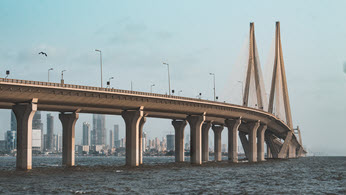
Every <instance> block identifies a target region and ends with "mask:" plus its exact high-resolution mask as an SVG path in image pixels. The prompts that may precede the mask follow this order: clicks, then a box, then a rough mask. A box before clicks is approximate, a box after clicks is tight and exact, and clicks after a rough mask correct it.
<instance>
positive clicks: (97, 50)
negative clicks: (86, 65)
mask: <svg viewBox="0 0 346 195" xmlns="http://www.w3.org/2000/svg"><path fill="white" fill-rule="evenodd" d="M95 51H96V52H99V53H100V67H101V88H102V51H101V50H99V49H95Z"/></svg>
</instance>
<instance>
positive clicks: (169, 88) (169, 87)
mask: <svg viewBox="0 0 346 195" xmlns="http://www.w3.org/2000/svg"><path fill="white" fill-rule="evenodd" d="M163 64H164V65H167V70H168V93H169V95H171V78H170V75H169V64H167V63H165V62H163Z"/></svg>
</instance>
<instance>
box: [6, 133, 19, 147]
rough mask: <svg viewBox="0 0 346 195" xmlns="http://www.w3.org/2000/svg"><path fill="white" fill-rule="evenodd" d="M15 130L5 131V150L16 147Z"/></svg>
mask: <svg viewBox="0 0 346 195" xmlns="http://www.w3.org/2000/svg"><path fill="white" fill-rule="evenodd" d="M16 138H17V131H13V130H10V131H7V132H6V141H7V150H14V149H16V148H17V139H16Z"/></svg>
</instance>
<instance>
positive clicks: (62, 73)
mask: <svg viewBox="0 0 346 195" xmlns="http://www.w3.org/2000/svg"><path fill="white" fill-rule="evenodd" d="M65 71H66V70H63V71H61V84H62V85H63V84H64V72H65Z"/></svg>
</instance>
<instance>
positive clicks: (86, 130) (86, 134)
mask: <svg viewBox="0 0 346 195" xmlns="http://www.w3.org/2000/svg"><path fill="white" fill-rule="evenodd" d="M83 145H84V146H89V145H90V124H89V123H87V122H84V123H83Z"/></svg>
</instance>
